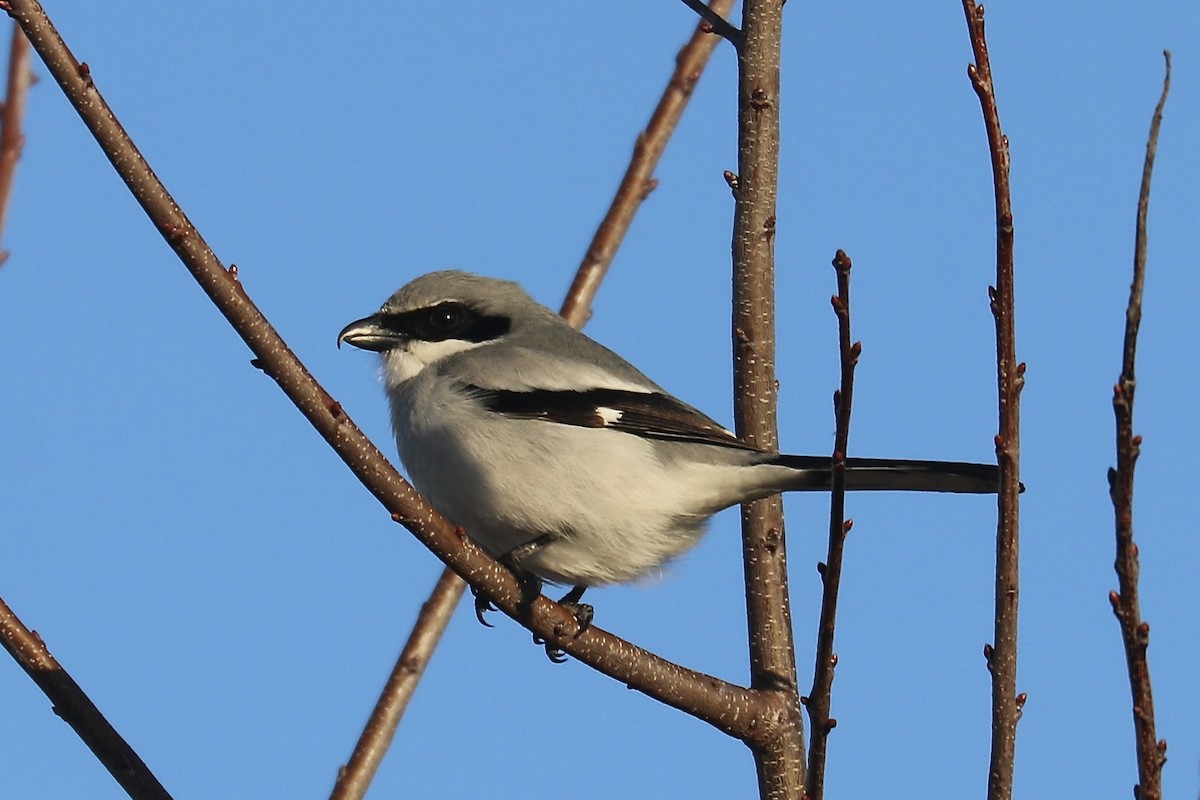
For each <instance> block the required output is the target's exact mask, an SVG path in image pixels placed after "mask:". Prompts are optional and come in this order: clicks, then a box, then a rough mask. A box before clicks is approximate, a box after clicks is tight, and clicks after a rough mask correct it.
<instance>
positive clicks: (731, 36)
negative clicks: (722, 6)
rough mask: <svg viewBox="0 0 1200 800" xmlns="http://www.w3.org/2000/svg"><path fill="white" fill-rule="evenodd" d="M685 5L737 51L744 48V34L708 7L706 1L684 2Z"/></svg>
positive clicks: (684, 0) (686, 0) (685, 0)
mask: <svg viewBox="0 0 1200 800" xmlns="http://www.w3.org/2000/svg"><path fill="white" fill-rule="evenodd" d="M683 4H684V5H685V6H687V7H688V8H690V9H691V10H692V11H695V12H696V13H697V14H699V15H700V17H701V19H703V20H704V21H705V22H706V23H707V24H708V25H709V27H710V28H711V30H712V32H713V33H715V34H717V35H718V36H720V37H722V38H725V39H728V40H729V43H730V44H732V45H733V46H734V47H736V48H737V49H739V50H740V49H741V48H742V40H743V35H742V32H741V31H740V30H738V29H737V28H736V27H734V26H733V25H731V24H730V23H729V21H728V20H727V19H725V17H724V16H723V15H722V14H721V13H720V12H718V11H717V10H716V9H715V8H713V7H711V6H706V5H705V4H704V0H683ZM716 5H717V4H716V3H713V6H716ZM731 5H732V4H731Z"/></svg>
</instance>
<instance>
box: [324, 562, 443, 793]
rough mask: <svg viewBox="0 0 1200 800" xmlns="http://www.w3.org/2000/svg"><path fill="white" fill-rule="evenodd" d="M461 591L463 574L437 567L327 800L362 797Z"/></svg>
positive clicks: (385, 751) (427, 664) (389, 743)
mask: <svg viewBox="0 0 1200 800" xmlns="http://www.w3.org/2000/svg"><path fill="white" fill-rule="evenodd" d="M464 589H466V584H465V583H463V581H462V578H460V577H458V575H456V574H455V573H454V572H453V571H452V570H449V569H444V570H442V574H441V577H439V578H438V582H437V584H435V585H434V587H433V592H432V593H431V594H430V595H429V599H428V600H426V601H425V602H424V604H422V605H421V611H420V613H418V614H417V621H416V622H415V623H414V624H413V627H412V631H411V632H410V633H409V634H408V641H406V642H405V643H404V649H403V650H401V651H400V658H398V659H397V660H396V666H395V667H394V668H393V669H392V674H391V675H390V676H388V679H387V683H386V684H385V685H384V687H383V692H382V693H381V694H380V696H379V700H378V701H377V702H376V703H375V708H374V709H373V710H372V711H371V716H370V717H369V718H368V719H367V724H366V726H365V727H364V728H363V732H362V735H361V736H359V738H358V743H357V744H356V745H355V746H354V752H353V753H352V754H351V755H350V761H349V762H347V763H346V765H345V766H344V767H342V768H341V769H340V770H338V777H337V783H335V784H334V787H333V792H332V793H331V794H330V795H329V800H359V799H360V798H362V797H365V796H366V794H367V789H368V787H370V785H371V781H372V780H374V778H375V773H376V771H378V769H379V765H380V764H381V763H382V762H383V757H384V756H385V755H386V754H387V751H388V748H389V747H391V744H392V738H393V737H394V736H395V735H396V729H397V728H398V727H399V726H400V719H401V718H402V717H403V716H404V712H405V711H406V710H407V709H408V703H409V701H410V700H412V696H413V694H414V693H415V692H416V691H417V684H418V683H420V682H421V676H422V675H424V674H425V668H426V667H427V666H429V659H430V658H432V657H433V651H434V650H436V649H437V646H438V642H439V641H441V639H442V634H443V633H445V632H446V626H447V625H449V624H450V618H451V617H452V616H454V609H455V608H456V607H457V606H458V601H459V600H460V599H461V598H462V596H463V590H464Z"/></svg>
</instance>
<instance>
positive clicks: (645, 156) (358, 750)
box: [330, 0, 733, 800]
mask: <svg viewBox="0 0 1200 800" xmlns="http://www.w3.org/2000/svg"><path fill="white" fill-rule="evenodd" d="M732 5H733V0H713V3H712V9H713V10H714V11H715V12H717V13H720V14H727V13H729V9H730V7H731V6H732ZM706 28H707V23H704V22H702V23H700V25H699V26H697V28H696V31H695V33H693V34H692V37H691V39H690V40H689V41H688V42H687V44H685V45H684V46H683V48H682V49H681V50H680V51H679V54H678V55H677V56H676V58H675V71H674V72H673V73H672V75H671V78H670V80H669V81H668V82H667V87H666V89H665V90H664V91H663V95H662V98H661V99H660V100H659V101H658V105H657V106H656V107H655V109H654V112H653V114H651V116H650V122H649V123H648V124H647V126H646V129H645V130H644V131H642V133H641V134H640V135H639V136H638V138H637V143H636V145H635V146H634V150H633V157H632V159H631V160H630V162H629V166H628V167H627V168H626V170H625V176H624V177H623V178H622V179H621V183H620V185H619V186H618V187H617V192H616V195H615V196H614V197H613V201H612V203H611V204H610V205H609V208H608V213H606V214H605V215H604V218H603V219H602V220H601V221H600V225H599V227H597V229H596V233H595V235H594V236H593V237H592V241H591V244H590V245H589V246H588V249H587V252H586V254H585V255H584V258H583V262H582V263H581V264H580V265H579V268H578V270H576V273H575V279H574V281H572V283H571V288H570V289H569V290H568V291H567V296H566V298H565V299H564V300H563V305H562V310H561V311H560V312H559V313H560V314H561V315H562V316H563V318H564V319H566V320H567V321H568V322H569V323H571V325H573V326H574V327H576V328H582V327H583V326H584V324H586V323H587V321H588V318H589V317H590V316H591V308H592V302H593V301H594V300H595V297H596V293H597V291H598V290H599V288H600V282H601V281H602V280H603V279H604V276H605V274H607V272H608V268H609V267H610V266H611V265H612V261H613V258H614V257H615V256H616V253H617V248H618V247H620V244H621V241H622V240H623V239H624V238H625V234H626V233H627V232H628V231H629V226H630V224H631V223H632V222H633V217H634V215H635V214H636V213H637V211H638V209H639V208H640V207H641V204H642V201H643V200H644V199H645V198H646V195H647V194H649V192H650V191H652V190H653V189H654V186H655V181H654V179H653V177H652V176H653V174H654V169H655V167H656V166H658V162H659V159H660V158H661V157H662V154H663V152H664V151H665V150H666V146H667V142H668V141H669V140H670V138H671V134H673V133H674V132H675V128H676V126H677V125H678V124H679V120H680V118H681V117H682V116H683V112H684V109H686V108H687V104H688V101H689V100H690V99H691V97H692V90H693V89H695V87H696V82H697V81H698V80H699V79H700V75H701V73H702V72H703V71H704V68H705V66H706V65H707V64H708V60H709V57H710V56H711V55H712V52H713V50H715V49H716V46H717V39H716V37H714V36H712V35H711V34H710V33H709V32H708V31H707V30H706ZM464 588H465V585H464V584H463V583H462V581H461V579H459V577H458V576H457V575H456V574H455V573H454V572H453V571H452V570H450V569H449V568H447V569H446V570H444V571H443V572H442V576H441V578H439V580H438V583H437V585H436V586H435V587H434V590H433V593H432V594H431V595H430V597H429V599H428V600H427V601H425V603H424V605H422V606H421V612H420V614H419V615H418V617H417V622H416V623H415V624H414V626H413V630H412V633H411V634H410V635H409V639H408V643H407V644H406V645H405V646H404V649H403V650H402V651H401V654H400V659H399V660H398V661H397V662H396V666H395V668H394V669H393V671H392V676H391V677H390V678H389V679H388V682H387V684H386V685H385V687H384V690H383V693H382V694H381V696H380V698H379V700H378V702H377V703H376V704H375V709H374V710H373V711H372V712H371V716H370V718H369V719H368V721H367V724H366V727H365V728H364V729H363V732H362V735H361V736H360V737H359V740H358V743H357V744H356V745H355V748H354V752H353V753H352V754H351V757H350V760H349V762H347V763H346V765H345V766H344V767H342V769H341V770H339V771H338V778H337V783H336V785H335V786H334V790H333V793H332V794H331V795H330V800H358V798H361V797H363V796H364V795H365V794H366V791H367V787H368V786H370V783H371V780H372V779H373V777H374V775H375V772H376V770H378V768H379V764H380V763H381V762H382V760H383V756H384V754H385V753H386V752H387V749H388V747H389V745H390V743H391V741H392V738H393V736H395V733H396V728H397V727H398V726H399V725H400V718H401V717H402V716H403V714H404V711H405V709H406V708H407V707H408V701H409V700H410V699H411V698H412V695H413V693H414V692H415V691H416V689H417V684H418V683H419V682H420V679H421V675H422V674H423V673H424V670H425V667H426V666H427V665H428V662H429V659H430V658H431V657H432V656H433V650H434V648H435V647H436V645H437V641H438V639H439V638H440V637H441V634H442V632H444V631H445V629H446V626H447V625H448V624H449V623H450V619H451V616H452V612H453V611H454V608H455V607H456V606H457V605H458V602H459V600H460V599H461V598H462V594H463V590H464Z"/></svg>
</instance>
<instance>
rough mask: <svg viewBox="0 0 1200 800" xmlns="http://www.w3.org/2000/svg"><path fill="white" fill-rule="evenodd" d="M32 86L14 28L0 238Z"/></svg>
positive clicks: (1, 130)
mask: <svg viewBox="0 0 1200 800" xmlns="http://www.w3.org/2000/svg"><path fill="white" fill-rule="evenodd" d="M32 83H33V73H32V71H31V70H30V69H29V42H28V40H26V39H25V34H24V33H22V32H21V28H20V27H18V26H17V25H13V32H12V43H11V45H10V46H9V50H8V88H7V89H6V91H5V97H4V110H3V112H0V239H2V238H3V235H4V229H5V223H7V222H8V204H9V201H10V200H11V199H12V192H13V177H14V176H15V175H16V172H17V161H19V160H20V158H21V150H22V148H24V146H25V135H24V134H23V133H22V132H21V121H22V120H23V119H24V118H25V98H26V96H27V95H28V94H29V87H30V85H31V84H32ZM7 257H8V254H7V253H0V264H3V263H4V261H5V259H6V258H7Z"/></svg>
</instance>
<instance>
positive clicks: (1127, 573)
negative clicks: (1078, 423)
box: [1108, 51, 1171, 800]
mask: <svg viewBox="0 0 1200 800" xmlns="http://www.w3.org/2000/svg"><path fill="white" fill-rule="evenodd" d="M1163 57H1164V58H1165V59H1166V74H1165V75H1164V76H1163V88H1162V94H1161V95H1160V96H1159V98H1158V105H1157V106H1156V107H1155V109H1154V116H1153V118H1152V119H1151V121H1150V137H1149V140H1148V141H1147V142H1146V159H1145V162H1144V163H1143V165H1142V185H1141V189H1140V190H1139V192H1138V209H1137V233H1136V235H1135V237H1134V248H1133V282H1132V284H1131V285H1130V287H1129V305H1128V306H1127V308H1126V310H1125V344H1124V351H1123V355H1122V365H1121V376H1120V378H1118V380H1117V384H1116V386H1114V387H1113V413H1114V414H1115V415H1116V420H1117V468H1116V469H1111V470H1109V472H1108V489H1109V494H1110V496H1111V497H1112V503H1113V513H1114V516H1115V517H1116V535H1117V559H1116V564H1115V567H1116V571H1117V585H1118V587H1119V589H1118V591H1116V592H1112V593H1110V594H1109V601H1110V602H1111V603H1112V609H1113V613H1114V614H1115V615H1116V617H1117V622H1118V623H1119V624H1120V626H1121V640H1122V643H1123V644H1124V646H1125V664H1126V667H1127V668H1128V671H1129V689H1130V692H1131V694H1132V695H1133V727H1134V738H1135V743H1136V746H1137V762H1138V784H1137V786H1135V787H1134V790H1133V792H1134V796H1135V797H1138V798H1140V800H1161V798H1162V768H1163V764H1165V763H1166V760H1167V742H1166V740H1162V741H1159V739H1158V737H1157V734H1156V733H1155V728H1154V695H1153V693H1152V692H1151V687H1150V665H1149V663H1148V662H1147V660H1146V649H1147V647H1148V646H1149V644H1150V625H1149V623H1147V622H1146V621H1145V620H1143V619H1142V612H1141V604H1140V601H1139V599H1138V575H1139V573H1140V571H1141V567H1140V565H1139V563H1138V547H1137V545H1136V544H1134V541H1133V471H1134V467H1135V466H1136V464H1137V458H1138V453H1139V451H1140V449H1141V444H1142V437H1141V436H1135V435H1134V433H1133V396H1134V392H1135V390H1136V388H1137V378H1136V375H1135V372H1134V361H1135V358H1136V355H1137V337H1138V326H1139V325H1140V324H1141V321H1142V289H1143V287H1144V286H1145V283H1146V217H1147V215H1148V213H1149V210H1150V178H1151V176H1152V174H1153V172H1154V157H1155V155H1156V153H1157V151H1158V129H1159V127H1160V126H1161V125H1162V116H1163V107H1164V106H1165V105H1166V103H1167V93H1168V92H1170V90H1171V53H1170V51H1164V52H1163Z"/></svg>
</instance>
